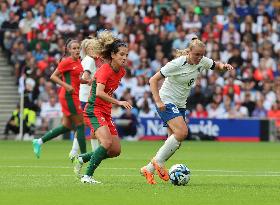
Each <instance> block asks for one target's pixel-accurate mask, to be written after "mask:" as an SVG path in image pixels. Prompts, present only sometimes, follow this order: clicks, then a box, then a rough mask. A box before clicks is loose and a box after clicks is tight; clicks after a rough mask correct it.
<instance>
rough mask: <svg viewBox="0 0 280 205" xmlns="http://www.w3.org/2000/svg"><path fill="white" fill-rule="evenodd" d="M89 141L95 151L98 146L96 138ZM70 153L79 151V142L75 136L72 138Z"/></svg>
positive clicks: (73, 153)
mask: <svg viewBox="0 0 280 205" xmlns="http://www.w3.org/2000/svg"><path fill="white" fill-rule="evenodd" d="M90 143H91V147H92V151H95V150H96V149H97V147H98V146H99V142H98V140H97V139H91V140H90ZM70 153H71V155H76V154H78V153H79V143H78V140H77V138H76V137H75V138H74V140H73V145H72V150H71V152H70Z"/></svg>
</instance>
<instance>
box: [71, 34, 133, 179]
mask: <svg viewBox="0 0 280 205" xmlns="http://www.w3.org/2000/svg"><path fill="white" fill-rule="evenodd" d="M98 43H99V45H100V48H101V51H100V52H99V53H100V54H101V57H102V58H104V59H106V60H108V62H109V63H105V64H103V65H102V66H101V67H100V68H99V69H98V70H97V71H96V73H95V76H94V77H95V81H93V83H92V88H91V93H90V97H89V100H88V103H87V104H86V107H85V109H84V118H85V122H86V124H87V125H88V126H89V127H90V128H91V131H92V133H93V132H94V134H95V136H96V138H97V139H98V140H99V141H100V146H99V147H98V148H97V149H96V150H95V151H94V152H90V153H87V154H82V155H80V156H77V157H76V158H75V160H74V164H75V166H74V171H75V173H76V174H77V175H78V176H79V171H80V169H81V166H82V164H83V163H86V162H88V161H89V162H90V163H89V165H88V167H87V170H86V174H85V175H84V176H83V177H82V178H81V182H83V183H91V184H94V183H99V182H97V181H95V180H94V179H93V178H92V176H93V173H94V171H95V169H96V168H97V167H98V166H99V164H100V163H101V161H102V160H104V159H106V158H113V157H117V156H119V155H120V153H121V144H120V139H119V136H118V132H117V129H116V127H115V125H114V123H113V121H112V117H111V109H112V104H116V105H119V106H123V107H124V108H126V109H131V108H132V106H131V105H130V104H129V103H128V102H126V101H119V100H116V99H114V98H113V97H112V95H113V92H114V91H115V90H116V89H117V88H118V86H119V84H120V81H121V78H122V77H123V76H124V75H125V69H124V66H125V65H126V62H127V55H128V48H127V45H126V44H125V43H124V42H122V41H121V40H119V39H117V38H115V37H113V35H112V33H111V32H108V31H104V32H102V33H100V34H99V37H98ZM96 47H97V46H96Z"/></svg>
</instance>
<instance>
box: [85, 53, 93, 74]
mask: <svg viewBox="0 0 280 205" xmlns="http://www.w3.org/2000/svg"><path fill="white" fill-rule="evenodd" d="M82 66H83V69H84V71H89V72H90V73H93V74H94V73H95V71H96V66H95V63H94V60H93V59H92V58H91V57H89V56H86V57H85V58H84V59H83V60H82Z"/></svg>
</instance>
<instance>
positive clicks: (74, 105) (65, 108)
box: [59, 95, 83, 116]
mask: <svg viewBox="0 0 280 205" xmlns="http://www.w3.org/2000/svg"><path fill="white" fill-rule="evenodd" d="M59 102H60V104H61V108H62V112H63V113H64V114H65V115H66V116H70V115H77V114H82V113H83V110H82V108H81V103H80V100H79V99H78V98H76V97H73V96H72V95H66V96H65V97H59Z"/></svg>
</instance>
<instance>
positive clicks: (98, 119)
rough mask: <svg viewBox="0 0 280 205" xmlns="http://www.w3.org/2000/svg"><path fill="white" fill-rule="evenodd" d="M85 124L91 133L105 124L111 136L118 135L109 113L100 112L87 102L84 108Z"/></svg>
mask: <svg viewBox="0 0 280 205" xmlns="http://www.w3.org/2000/svg"><path fill="white" fill-rule="evenodd" d="M84 121H85V124H86V125H87V126H88V127H90V130H91V132H92V133H94V131H95V130H97V129H98V128H99V127H102V126H107V127H108V128H109V130H110V133H111V135H112V136H118V131H117V128H116V126H115V123H114V122H113V120H112V117H111V115H109V114H107V113H104V112H102V111H101V110H99V109H96V108H95V109H94V106H93V105H91V104H89V103H87V104H86V106H85V109H84Z"/></svg>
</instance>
